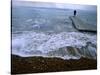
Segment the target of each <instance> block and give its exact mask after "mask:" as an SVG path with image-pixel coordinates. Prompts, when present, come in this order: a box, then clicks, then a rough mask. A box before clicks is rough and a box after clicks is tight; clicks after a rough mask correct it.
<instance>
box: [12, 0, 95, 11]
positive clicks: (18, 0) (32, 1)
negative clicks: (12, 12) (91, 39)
mask: <svg viewBox="0 0 100 75" xmlns="http://www.w3.org/2000/svg"><path fill="white" fill-rule="evenodd" d="M12 1H13V6H14V5H17V6H31V7H49V8H64V9H82V10H96V6H94V5H79V4H68V3H54V2H52V3H50V2H49V3H45V2H38V1H37V0H12ZM36 1H37V2H36Z"/></svg>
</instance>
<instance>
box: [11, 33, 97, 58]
mask: <svg viewBox="0 0 100 75" xmlns="http://www.w3.org/2000/svg"><path fill="white" fill-rule="evenodd" d="M13 35H16V36H15V37H12V54H17V55H20V56H24V57H27V56H36V55H37V56H48V55H47V53H49V52H50V51H55V50H58V49H59V48H61V47H65V46H72V47H78V48H81V47H82V46H86V44H87V42H91V43H93V44H95V45H96V34H95V35H90V34H87V33H80V32H61V33H59V34H50V35H49V34H46V33H36V32H24V33H22V34H13ZM32 51H35V52H36V51H40V52H41V53H39V54H38V53H37V54H34V52H33V54H32V53H31V54H29V53H27V52H32ZM92 52H93V51H92ZM51 57H53V56H51ZM54 57H61V58H65V57H66V56H54ZM70 58H73V59H74V58H79V57H75V56H69V57H68V56H67V57H66V59H70Z"/></svg>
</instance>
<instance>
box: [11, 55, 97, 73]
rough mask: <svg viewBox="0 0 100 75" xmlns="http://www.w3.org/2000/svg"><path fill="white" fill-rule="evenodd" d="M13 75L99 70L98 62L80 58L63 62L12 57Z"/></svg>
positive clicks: (60, 60) (51, 59) (42, 58)
mask: <svg viewBox="0 0 100 75" xmlns="http://www.w3.org/2000/svg"><path fill="white" fill-rule="evenodd" d="M11 58H12V60H11V74H27V73H43V72H59V71H74V70H92V69H97V60H94V59H87V58H80V59H78V60H75V59H70V60H63V59H61V58H49V57H45V58H44V57H19V56H16V55H11Z"/></svg>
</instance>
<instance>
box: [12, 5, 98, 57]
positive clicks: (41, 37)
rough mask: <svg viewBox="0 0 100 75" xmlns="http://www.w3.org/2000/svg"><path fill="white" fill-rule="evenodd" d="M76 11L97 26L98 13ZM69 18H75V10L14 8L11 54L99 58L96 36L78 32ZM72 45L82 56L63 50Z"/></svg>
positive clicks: (90, 33)
mask: <svg viewBox="0 0 100 75" xmlns="http://www.w3.org/2000/svg"><path fill="white" fill-rule="evenodd" d="M77 11H78V12H77V16H79V17H80V18H82V20H84V21H85V22H87V23H89V24H91V25H96V11H94V12H93V11H92V12H91V11H86V10H77ZM70 16H73V10H72V9H54V8H37V7H36V8H35V7H24V6H16V7H13V8H12V25H11V26H12V54H15V55H19V56H22V57H29V56H43V57H58V58H63V59H79V58H80V57H81V56H89V57H92V58H96V45H97V34H96V33H93V32H80V31H78V30H77V29H75V28H74V26H73V25H72V21H71V20H70V19H69V17H70ZM70 46H71V47H75V48H79V49H80V50H81V53H79V52H77V50H74V52H75V54H76V55H72V54H70V53H69V52H68V50H66V49H62V50H60V48H64V47H70ZM83 51H84V52H83ZM82 52H83V53H82ZM51 53H52V54H51Z"/></svg>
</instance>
